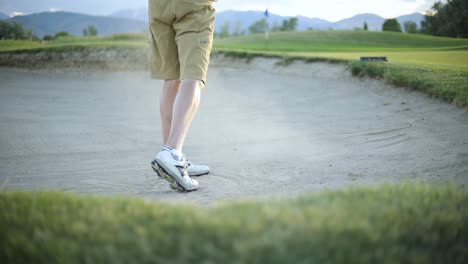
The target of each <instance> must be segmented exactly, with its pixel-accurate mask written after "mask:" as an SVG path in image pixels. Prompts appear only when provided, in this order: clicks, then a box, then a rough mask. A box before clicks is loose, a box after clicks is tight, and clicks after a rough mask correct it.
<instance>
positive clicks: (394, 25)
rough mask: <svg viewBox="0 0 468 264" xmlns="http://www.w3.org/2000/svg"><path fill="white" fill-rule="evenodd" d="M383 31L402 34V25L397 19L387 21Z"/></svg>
mask: <svg viewBox="0 0 468 264" xmlns="http://www.w3.org/2000/svg"><path fill="white" fill-rule="evenodd" d="M382 31H394V32H402V30H401V24H400V22H398V20H396V19H395V18H391V19H387V20H386V21H385V23H384V24H383V26H382Z"/></svg>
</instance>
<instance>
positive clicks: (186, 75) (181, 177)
mask: <svg viewBox="0 0 468 264" xmlns="http://www.w3.org/2000/svg"><path fill="white" fill-rule="evenodd" d="M213 2H214V1H213V0H149V24H150V46H151V60H150V67H151V77H152V78H153V79H160V80H164V86H163V88H162V93H161V102H160V112H161V122H162V130H163V142H164V145H165V146H164V147H163V148H162V150H161V151H160V152H159V153H158V154H157V156H156V158H155V159H154V160H153V161H152V162H151V166H152V168H153V169H154V170H155V171H156V172H157V173H158V175H159V176H161V177H163V178H164V179H166V180H167V181H169V183H170V184H171V187H172V188H173V189H176V190H179V191H194V190H196V189H198V186H199V184H198V181H196V180H194V179H191V178H190V176H200V175H204V174H208V173H209V172H210V168H209V167H208V166H197V165H194V164H192V163H190V162H189V161H188V160H187V159H186V158H185V155H184V154H183V145H184V140H185V137H186V135H187V132H188V130H189V128H190V125H191V124H192V121H193V119H194V117H195V115H196V113H197V110H198V106H199V103H200V96H201V91H202V90H203V88H204V86H205V82H206V74H207V71H208V64H209V61H210V53H211V48H212V43H213V32H214V21H215V9H214V7H213Z"/></svg>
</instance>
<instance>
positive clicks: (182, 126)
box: [167, 80, 204, 152]
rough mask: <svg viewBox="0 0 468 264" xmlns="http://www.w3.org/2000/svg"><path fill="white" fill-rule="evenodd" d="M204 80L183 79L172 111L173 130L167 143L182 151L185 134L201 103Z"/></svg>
mask: <svg viewBox="0 0 468 264" xmlns="http://www.w3.org/2000/svg"><path fill="white" fill-rule="evenodd" d="M203 86H204V84H203V82H201V81H199V80H183V81H182V82H181V83H180V88H179V92H178V93H177V96H176V99H175V102H174V108H173V111H172V124H171V131H170V134H169V139H168V141H167V145H168V146H169V147H171V148H174V149H176V150H178V151H180V152H182V147H183V145H184V141H185V136H186V135H187V132H188V129H189V128H190V126H191V125H192V121H193V119H194V118H195V115H196V113H197V111H198V106H199V105H200V94H201V89H202V88H203Z"/></svg>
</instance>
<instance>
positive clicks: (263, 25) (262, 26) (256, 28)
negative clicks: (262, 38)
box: [249, 18, 268, 34]
mask: <svg viewBox="0 0 468 264" xmlns="http://www.w3.org/2000/svg"><path fill="white" fill-rule="evenodd" d="M266 29H268V21H267V20H266V19H265V18H262V19H260V20H258V21H257V22H255V23H253V24H252V25H251V26H250V27H249V32H250V33H251V34H256V33H262V32H265V30H266Z"/></svg>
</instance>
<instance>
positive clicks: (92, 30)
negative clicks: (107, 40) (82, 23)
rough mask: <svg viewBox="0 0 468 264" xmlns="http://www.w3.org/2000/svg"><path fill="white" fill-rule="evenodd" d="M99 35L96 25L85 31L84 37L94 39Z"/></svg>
mask: <svg viewBox="0 0 468 264" xmlns="http://www.w3.org/2000/svg"><path fill="white" fill-rule="evenodd" d="M97 35H98V30H97V28H96V27H95V26H94V25H90V26H88V27H87V28H85V29H83V36H85V37H87V36H90V37H94V36H97Z"/></svg>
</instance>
